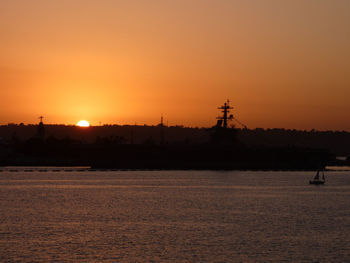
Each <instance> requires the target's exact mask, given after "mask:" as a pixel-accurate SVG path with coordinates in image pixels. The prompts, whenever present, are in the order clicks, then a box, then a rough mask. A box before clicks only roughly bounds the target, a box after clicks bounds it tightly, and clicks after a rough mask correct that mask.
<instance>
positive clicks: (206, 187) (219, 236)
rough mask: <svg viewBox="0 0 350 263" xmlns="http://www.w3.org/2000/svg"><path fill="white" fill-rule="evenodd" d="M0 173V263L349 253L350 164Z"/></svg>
mask: <svg viewBox="0 0 350 263" xmlns="http://www.w3.org/2000/svg"><path fill="white" fill-rule="evenodd" d="M313 175H314V173H313V172H250V171H229V172H218V171H84V170H82V171H70V172H67V171H56V172H53V171H50V170H43V171H40V172H39V171H37V170H35V169H34V170H30V172H28V171H27V172H25V171H16V172H15V171H12V172H11V171H9V170H7V171H2V172H0V262H350V173H349V172H346V171H341V172H336V171H332V172H327V173H326V180H327V181H326V184H325V185H321V186H315V185H309V182H308V181H309V179H311V178H312V177H313Z"/></svg>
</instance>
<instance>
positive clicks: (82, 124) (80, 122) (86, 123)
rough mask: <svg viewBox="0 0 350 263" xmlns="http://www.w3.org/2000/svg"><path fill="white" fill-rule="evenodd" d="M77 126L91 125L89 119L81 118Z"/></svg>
mask: <svg viewBox="0 0 350 263" xmlns="http://www.w3.org/2000/svg"><path fill="white" fill-rule="evenodd" d="M77 126H79V127H89V126H90V123H89V122H88V121H85V120H81V121H78V123H77Z"/></svg>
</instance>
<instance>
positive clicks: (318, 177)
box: [314, 171, 320, 180]
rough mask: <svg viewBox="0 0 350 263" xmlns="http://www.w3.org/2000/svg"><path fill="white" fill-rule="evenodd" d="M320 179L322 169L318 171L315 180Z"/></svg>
mask: <svg viewBox="0 0 350 263" xmlns="http://www.w3.org/2000/svg"><path fill="white" fill-rule="evenodd" d="M319 179H320V171H317V173H316V175H315V177H314V180H319Z"/></svg>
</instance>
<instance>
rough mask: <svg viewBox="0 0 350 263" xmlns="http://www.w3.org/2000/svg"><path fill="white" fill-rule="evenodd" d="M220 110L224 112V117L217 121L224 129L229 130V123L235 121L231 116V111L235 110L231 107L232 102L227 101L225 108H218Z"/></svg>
mask: <svg viewBox="0 0 350 263" xmlns="http://www.w3.org/2000/svg"><path fill="white" fill-rule="evenodd" d="M218 109H219V110H222V113H223V116H219V117H217V118H216V119H218V124H219V123H220V124H221V123H223V125H222V127H223V128H227V125H228V121H230V120H233V115H232V114H231V115H229V113H230V110H232V109H233V107H230V101H229V100H227V102H225V103H224V105H223V106H221V107H219V108H218ZM220 126H221V125H220Z"/></svg>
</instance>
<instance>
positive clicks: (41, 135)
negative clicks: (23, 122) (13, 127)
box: [36, 116, 45, 140]
mask: <svg viewBox="0 0 350 263" xmlns="http://www.w3.org/2000/svg"><path fill="white" fill-rule="evenodd" d="M43 118H44V117H43V116H40V117H39V119H40V122H39V125H38V128H37V131H36V137H38V138H39V139H42V140H44V139H45V127H44V123H43Z"/></svg>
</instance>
